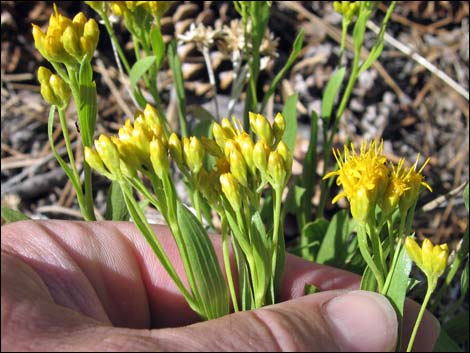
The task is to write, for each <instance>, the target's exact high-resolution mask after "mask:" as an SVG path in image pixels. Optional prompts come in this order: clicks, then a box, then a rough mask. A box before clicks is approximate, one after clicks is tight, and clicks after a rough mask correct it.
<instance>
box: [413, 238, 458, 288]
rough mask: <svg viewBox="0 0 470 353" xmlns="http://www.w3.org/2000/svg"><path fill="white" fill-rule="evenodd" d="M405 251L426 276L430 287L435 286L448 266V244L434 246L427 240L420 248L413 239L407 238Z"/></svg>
mask: <svg viewBox="0 0 470 353" xmlns="http://www.w3.org/2000/svg"><path fill="white" fill-rule="evenodd" d="M405 249H406V252H407V253H408V256H409V257H410V259H411V260H412V261H413V262H415V263H416V266H418V267H419V268H420V269H421V270H422V271H423V272H424V273H425V274H426V277H427V278H428V281H429V283H430V285H431V286H435V285H436V283H437V279H438V278H439V277H440V276H441V275H442V274H443V273H444V271H445V269H446V266H447V259H448V257H449V248H448V246H447V244H441V245H433V244H432V242H431V241H430V240H429V239H427V238H426V239H424V241H423V244H422V245H421V248H420V247H419V246H418V244H417V243H416V241H415V240H414V239H413V238H412V237H406V239H405Z"/></svg>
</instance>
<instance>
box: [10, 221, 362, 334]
mask: <svg viewBox="0 0 470 353" xmlns="http://www.w3.org/2000/svg"><path fill="white" fill-rule="evenodd" d="M154 229H155V230H156V234H157V236H158V238H159V239H160V241H161V243H162V246H163V247H164V248H165V250H166V252H167V254H168V255H169V257H170V258H172V260H173V265H174V266H175V268H176V270H177V272H178V273H179V274H180V276H181V277H183V278H184V277H185V276H184V271H183V266H182V264H181V261H180V257H179V256H178V255H177V249H176V247H175V245H174V242H173V240H172V238H171V235H170V234H169V231H168V228H167V227H162V226H155V227H154ZM2 233H3V236H2V248H6V249H8V251H10V252H11V253H14V254H16V256H19V257H20V258H21V259H22V260H23V261H25V262H26V263H27V264H29V265H30V266H31V267H32V268H34V270H35V271H37V273H38V274H39V276H40V277H41V279H42V280H43V281H44V283H45V284H46V285H47V287H48V288H49V291H50V292H51V295H52V297H53V298H54V300H55V302H56V303H57V304H59V305H63V306H66V307H69V308H72V309H74V310H76V311H78V312H81V313H84V314H85V315H87V316H89V317H91V318H94V319H96V320H98V321H101V322H104V323H106V322H112V323H113V324H114V325H116V326H123V327H135V328H143V327H167V326H181V325H185V324H189V323H193V322H196V321H197V320H198V317H197V316H196V314H195V313H194V312H193V311H192V310H191V309H190V308H189V306H188V305H187V303H186V301H185V300H184V297H183V296H182V295H181V293H180V292H179V290H178V288H177V287H176V285H175V284H174V283H173V282H172V280H171V279H170V277H169V276H168V274H167V273H166V271H165V270H164V269H163V267H162V266H161V264H160V263H159V261H158V260H157V259H156V257H155V254H154V253H153V252H152V250H151V248H150V247H149V246H148V244H147V243H146V241H145V239H144V237H143V236H142V235H141V234H140V232H139V231H138V230H137V229H136V228H135V226H134V225H133V224H132V223H129V222H92V223H90V222H89V223H85V222H64V221H41V222H38V221H35V222H17V223H13V224H11V225H8V226H5V227H3V229H2ZM213 241H214V243H215V247H216V250H218V252H219V255H220V237H215V238H214V239H213ZM221 263H222V260H221ZM284 278H285V285H284V287H283V291H282V299H283V300H286V299H290V298H293V297H298V296H300V295H303V288H304V285H305V284H306V283H309V284H314V285H315V286H317V287H319V288H320V289H322V290H328V289H336V288H351V287H357V283H359V282H358V277H357V276H355V275H352V274H350V273H348V272H345V271H341V270H337V269H334V268H330V267H327V266H322V265H315V264H312V263H311V262H308V261H305V260H302V259H300V258H297V257H295V256H288V257H287V264H286V270H285V275H284Z"/></svg>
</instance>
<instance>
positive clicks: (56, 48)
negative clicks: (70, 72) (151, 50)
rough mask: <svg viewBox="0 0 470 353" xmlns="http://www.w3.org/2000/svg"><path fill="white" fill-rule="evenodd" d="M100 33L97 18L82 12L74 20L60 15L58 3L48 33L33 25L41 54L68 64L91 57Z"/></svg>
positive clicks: (50, 59) (36, 43) (75, 63)
mask: <svg viewBox="0 0 470 353" xmlns="http://www.w3.org/2000/svg"><path fill="white" fill-rule="evenodd" d="M99 34H100V31H99V29H98V24H97V23H96V21H95V20H94V19H89V20H87V18H86V17H85V15H84V14H83V12H80V13H79V14H78V15H76V16H75V17H74V18H73V19H72V20H71V19H69V18H67V17H65V16H63V15H61V14H60V13H59V12H58V10H57V6H56V5H55V4H54V13H53V14H52V15H51V17H50V19H49V27H48V28H47V32H46V33H43V32H42V31H41V29H40V28H39V26H37V25H35V24H33V37H34V44H35V45H36V48H37V49H38V50H39V52H40V53H41V54H42V56H44V57H45V58H46V59H47V60H48V61H51V62H59V63H63V64H66V65H77V64H80V63H81V62H82V61H83V60H84V59H87V60H91V58H92V56H93V53H94V51H95V49H96V46H97V44H98V38H99Z"/></svg>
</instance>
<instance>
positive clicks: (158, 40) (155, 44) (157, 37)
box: [150, 26, 166, 68]
mask: <svg viewBox="0 0 470 353" xmlns="http://www.w3.org/2000/svg"><path fill="white" fill-rule="evenodd" d="M150 41H151V44H152V51H153V55H155V56H156V58H157V60H156V63H157V68H160V67H161V65H162V62H163V59H164V58H165V50H166V49H165V42H164V40H163V36H162V33H161V31H160V26H153V28H152V30H151V32H150Z"/></svg>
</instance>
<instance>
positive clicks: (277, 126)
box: [273, 113, 286, 141]
mask: <svg viewBox="0 0 470 353" xmlns="http://www.w3.org/2000/svg"><path fill="white" fill-rule="evenodd" d="M285 130H286V119H284V116H283V115H282V114H281V113H277V114H276V116H275V117H274V123H273V133H274V139H275V140H276V141H281V139H282V135H283V134H284V131H285Z"/></svg>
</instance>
